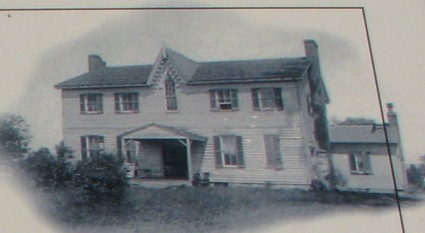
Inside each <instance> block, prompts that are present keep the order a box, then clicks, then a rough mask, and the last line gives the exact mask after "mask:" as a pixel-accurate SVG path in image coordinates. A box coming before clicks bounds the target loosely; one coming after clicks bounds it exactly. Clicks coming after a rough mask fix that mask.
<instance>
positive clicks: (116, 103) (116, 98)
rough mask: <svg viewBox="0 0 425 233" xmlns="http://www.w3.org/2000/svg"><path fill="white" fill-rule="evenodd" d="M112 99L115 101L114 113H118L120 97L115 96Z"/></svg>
mask: <svg viewBox="0 0 425 233" xmlns="http://www.w3.org/2000/svg"><path fill="white" fill-rule="evenodd" d="M114 99H115V112H119V111H120V95H119V94H115V95H114Z"/></svg>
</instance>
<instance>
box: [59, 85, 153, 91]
mask: <svg viewBox="0 0 425 233" xmlns="http://www.w3.org/2000/svg"><path fill="white" fill-rule="evenodd" d="M149 86H150V85H148V84H119V85H90V86H60V85H55V88H56V89H64V90H78V89H106V88H130V87H149Z"/></svg>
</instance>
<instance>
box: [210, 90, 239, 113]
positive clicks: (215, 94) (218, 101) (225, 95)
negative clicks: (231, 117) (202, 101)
mask: <svg viewBox="0 0 425 233" xmlns="http://www.w3.org/2000/svg"><path fill="white" fill-rule="evenodd" d="M210 105H211V110H213V111H226V110H233V111H235V110H238V109H239V106H238V96H237V90H236V89H219V90H210Z"/></svg>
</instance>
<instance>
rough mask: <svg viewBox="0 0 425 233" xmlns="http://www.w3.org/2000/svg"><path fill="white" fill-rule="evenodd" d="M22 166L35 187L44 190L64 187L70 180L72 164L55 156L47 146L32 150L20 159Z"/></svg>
mask: <svg viewBox="0 0 425 233" xmlns="http://www.w3.org/2000/svg"><path fill="white" fill-rule="evenodd" d="M22 167H23V169H24V171H25V173H26V174H27V175H29V176H30V177H31V178H32V180H33V181H34V183H35V185H36V186H37V187H40V188H43V189H45V190H49V191H52V190H55V189H59V188H65V187H66V186H67V185H68V183H69V182H70V181H71V180H72V165H71V164H70V163H69V162H67V161H66V160H65V159H62V158H55V156H54V155H53V154H52V153H51V152H50V150H49V149H47V148H40V149H39V150H37V151H35V152H32V153H31V154H30V155H29V156H28V157H27V158H26V159H24V160H23V161H22Z"/></svg>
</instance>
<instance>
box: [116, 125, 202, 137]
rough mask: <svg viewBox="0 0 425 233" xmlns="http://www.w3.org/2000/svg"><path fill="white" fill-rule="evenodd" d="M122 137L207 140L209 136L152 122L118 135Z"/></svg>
mask: <svg viewBox="0 0 425 233" xmlns="http://www.w3.org/2000/svg"><path fill="white" fill-rule="evenodd" d="M118 137H121V138H133V139H192V140H197V141H206V140H207V138H206V137H203V136H201V135H198V134H195V133H192V132H189V131H188V130H186V129H183V128H177V127H171V126H166V125H160V124H156V123H151V124H148V125H144V126H142V127H139V128H136V129H133V130H130V131H128V132H125V133H122V134H120V135H118Z"/></svg>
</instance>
